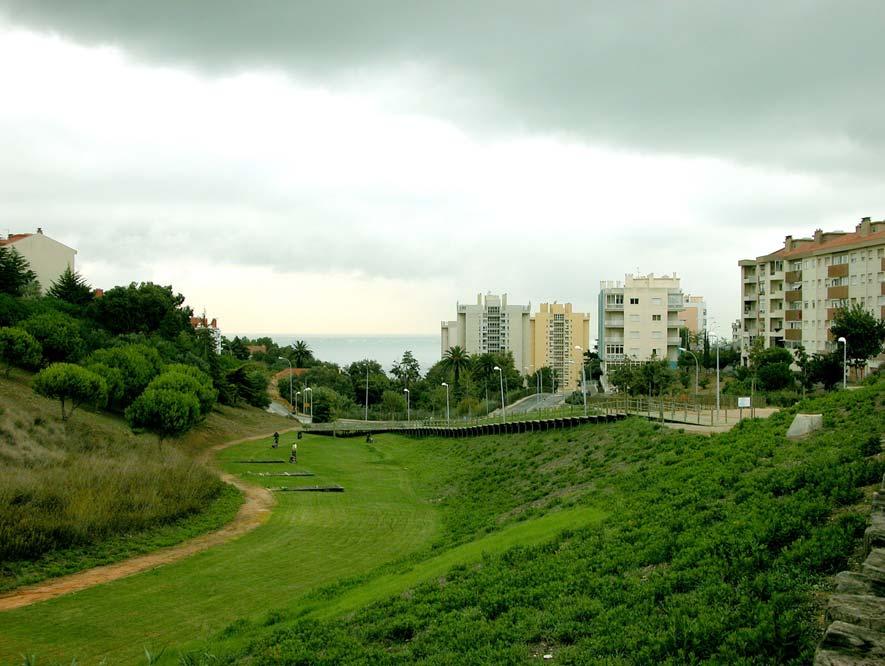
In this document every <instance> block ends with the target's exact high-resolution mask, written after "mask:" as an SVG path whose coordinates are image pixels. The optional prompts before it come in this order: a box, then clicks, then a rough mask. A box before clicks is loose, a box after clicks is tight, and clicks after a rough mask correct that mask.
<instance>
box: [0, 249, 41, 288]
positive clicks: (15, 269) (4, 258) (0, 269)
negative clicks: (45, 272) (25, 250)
mask: <svg viewBox="0 0 885 666" xmlns="http://www.w3.org/2000/svg"><path fill="white" fill-rule="evenodd" d="M36 280H37V275H36V273H34V271H32V270H31V267H30V265H29V264H28V260H27V259H25V258H24V257H23V256H21V255H20V254H19V253H18V250H16V249H15V248H14V247H6V246H3V245H0V293H4V294H9V295H11V296H23V295H24V294H25V291H26V289H27V287H28V285H29V284H31V283H33V282H36Z"/></svg>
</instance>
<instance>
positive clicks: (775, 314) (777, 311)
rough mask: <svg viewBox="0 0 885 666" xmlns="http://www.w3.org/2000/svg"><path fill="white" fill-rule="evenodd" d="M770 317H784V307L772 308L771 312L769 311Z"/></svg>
mask: <svg viewBox="0 0 885 666" xmlns="http://www.w3.org/2000/svg"><path fill="white" fill-rule="evenodd" d="M768 317H769V318H770V319H783V318H784V309H783V308H777V309H772V310H771V312H769V313H768Z"/></svg>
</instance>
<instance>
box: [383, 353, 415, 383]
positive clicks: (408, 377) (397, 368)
mask: <svg viewBox="0 0 885 666" xmlns="http://www.w3.org/2000/svg"><path fill="white" fill-rule="evenodd" d="M390 374H391V375H393V376H394V377H396V378H397V379H398V380H399V381H400V382H402V384H403V386H404V387H405V388H409V387H410V386H412V385H413V384H414V383H415V382H417V381H418V380H419V379H420V378H421V366H420V365H419V364H418V361H417V360H416V359H415V356H414V355H413V354H412V352H411V351H405V352H403V357H402V359H400V360H399V361H398V362H396V363H394V364H393V367H392V368H391V369H390Z"/></svg>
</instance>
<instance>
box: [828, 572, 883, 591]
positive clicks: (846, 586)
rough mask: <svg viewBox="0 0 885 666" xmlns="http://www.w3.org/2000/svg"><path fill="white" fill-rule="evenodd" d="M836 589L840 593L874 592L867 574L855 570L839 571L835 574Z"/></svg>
mask: <svg viewBox="0 0 885 666" xmlns="http://www.w3.org/2000/svg"><path fill="white" fill-rule="evenodd" d="M836 591H837V592H839V593H840V594H874V593H875V591H874V590H873V583H872V581H871V580H870V578H869V576H865V575H863V574H862V573H858V572H856V571H840V572H839V573H837V574H836Z"/></svg>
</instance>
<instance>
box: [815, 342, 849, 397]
mask: <svg viewBox="0 0 885 666" xmlns="http://www.w3.org/2000/svg"><path fill="white" fill-rule="evenodd" d="M808 365H809V367H808V376H809V380H810V382H811V383H812V384H816V383H821V384H823V386H824V388H825V389H826V390H827V391H831V390H833V388H835V387H836V386H838V385H839V384H841V383H842V354H841V353H840V352H839V351H838V350H837V351H833V352H830V353H818V354H815V355H814V356H812V357H811V359H810V361H809V364H808Z"/></svg>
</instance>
